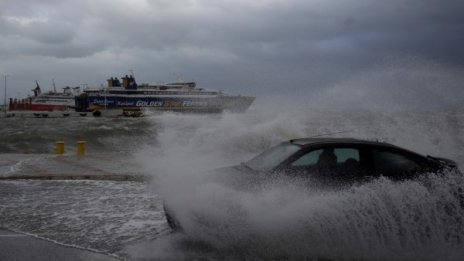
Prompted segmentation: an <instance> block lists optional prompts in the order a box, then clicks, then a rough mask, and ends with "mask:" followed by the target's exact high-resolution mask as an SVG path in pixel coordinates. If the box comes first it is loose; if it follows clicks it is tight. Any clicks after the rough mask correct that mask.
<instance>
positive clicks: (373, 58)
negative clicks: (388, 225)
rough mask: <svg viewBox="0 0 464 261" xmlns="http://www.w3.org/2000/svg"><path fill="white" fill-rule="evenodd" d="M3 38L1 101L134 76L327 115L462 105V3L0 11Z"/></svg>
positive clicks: (161, 2) (76, 4)
mask: <svg viewBox="0 0 464 261" xmlns="http://www.w3.org/2000/svg"><path fill="white" fill-rule="evenodd" d="M0 37H1V38H0V39H1V41H0V73H1V74H8V75H9V76H8V78H7V80H8V81H7V86H8V89H7V90H8V95H7V96H8V97H11V96H13V97H17V96H26V95H28V94H31V93H32V92H31V91H30V90H31V89H32V88H33V87H35V80H38V81H39V83H40V85H41V86H42V87H43V89H45V90H47V89H51V82H52V79H55V82H56V85H57V87H58V88H61V87H64V86H67V85H69V86H79V85H81V84H89V85H100V84H104V83H105V80H106V79H107V78H109V77H111V76H118V77H121V76H123V75H125V74H129V73H130V72H129V71H130V70H134V73H135V76H136V78H137V81H138V82H147V83H156V82H167V81H174V80H176V78H178V77H182V79H184V80H188V81H197V83H198V84H199V85H201V86H204V87H207V88H212V89H221V90H223V91H226V92H230V93H240V94H251V95H257V96H258V98H260V97H267V96H274V97H277V98H279V97H281V98H282V99H287V98H289V97H295V96H298V97H299V98H300V100H299V102H308V103H309V102H314V103H320V104H327V105H330V104H333V103H337V104H340V103H342V104H348V105H359V104H360V103H364V102H365V101H366V100H369V101H368V102H367V103H366V104H371V103H372V104H373V105H375V104H377V105H378V104H380V103H382V102H384V103H385V104H388V105H390V104H393V105H398V106H400V105H405V104H413V105H414V106H425V107H427V106H435V107H446V106H453V107H459V106H461V108H462V104H463V102H464V101H463V100H464V98H463V97H464V1H462V0H406V1H405V0H389V1H374V0H372V1H369V0H339V1H335V0H334V1H330V0H315V1H313V0H254V1H250V0H225V1H221V0H203V1H202V0H197V1H195V0H40V1H37V0H0ZM0 87H1V88H0V90H1V92H0V97H1V101H0V103H3V97H4V95H3V93H4V84H3V78H2V81H1V84H0ZM302 97H303V98H302ZM288 100H291V99H288ZM325 102H327V103H325Z"/></svg>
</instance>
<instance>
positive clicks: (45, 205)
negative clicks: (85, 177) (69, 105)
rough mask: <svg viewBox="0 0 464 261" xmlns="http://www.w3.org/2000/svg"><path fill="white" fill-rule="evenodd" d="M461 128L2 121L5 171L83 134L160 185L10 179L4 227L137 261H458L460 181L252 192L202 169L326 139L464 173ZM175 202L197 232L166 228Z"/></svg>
mask: <svg viewBox="0 0 464 261" xmlns="http://www.w3.org/2000/svg"><path fill="white" fill-rule="evenodd" d="M463 133H464V113H463V112H462V111H417V110H416V111H412V110H402V111H380V110H379V111H372V110H343V111H342V110H283V111H279V110H260V109H252V110H250V111H248V112H247V113H245V114H231V113H223V114H214V115H196V114H175V113H165V114H156V115H147V116H146V117H143V118H137V119H134V118H69V119H67V118H63V119H52V118H50V119H42V118H37V119H36V118H27V119H26V118H22V119H15V118H5V119H2V121H1V127H0V137H1V142H0V153H1V154H0V155H1V156H0V171H1V173H0V174H2V175H4V174H5V173H7V174H8V175H11V174H21V171H23V168H22V167H21V166H22V164H26V163H27V164H28V165H31V164H34V163H37V164H39V163H40V162H41V160H43V158H46V157H49V156H48V155H50V154H52V153H53V149H54V142H55V141H56V140H63V141H65V143H66V144H73V143H74V142H75V141H76V140H85V141H86V145H87V156H86V157H92V156H95V157H96V158H98V157H101V156H102V155H104V156H105V157H106V158H114V162H115V164H116V162H121V161H122V162H124V161H130V168H129V167H128V169H127V171H129V172H132V173H143V174H145V175H150V176H151V177H153V178H152V181H150V182H116V181H31V180H29V181H1V182H0V224H2V226H3V227H5V228H8V229H12V230H15V231H20V232H24V233H28V234H32V235H36V236H38V237H41V238H46V239H48V240H52V241H55V242H57V243H60V244H66V245H73V246H77V247H82V248H88V249H93V250H95V251H100V252H104V253H109V254H115V255H117V256H121V257H124V258H128V259H133V260H137V259H140V260H165V259H195V258H196V259H199V258H206V259H213V260H214V259H218V260H224V259H225V260H243V259H248V260H250V259H251V260H268V259H295V260H301V259H306V260H317V259H321V258H322V259H323V258H327V259H333V260H350V259H366V260H390V259H402V260H411V259H420V260H436V259H445V260H460V259H462V257H463V256H464V251H463V250H462V249H464V243H463V240H464V223H463V220H462V219H463V217H464V212H463V207H464V206H463V202H464V200H463V197H464V194H463V186H464V178H463V177H462V176H461V175H460V174H456V173H446V175H436V174H434V173H424V175H423V176H422V177H421V178H419V179H417V180H412V181H404V182H392V181H390V180H388V179H384V178H380V179H377V180H373V181H371V182H368V183H365V184H356V185H353V186H352V187H350V188H346V189H343V190H338V191H324V190H319V189H318V188H307V187H303V186H300V185H299V184H291V183H285V182H283V183H276V184H273V185H271V186H268V187H266V188H263V189H261V190H259V191H245V190H241V189H236V188H231V187H228V186H224V185H219V184H216V183H213V182H210V181H209V180H207V179H205V177H204V176H205V175H204V173H205V172H207V171H208V170H210V169H214V168H219V167H223V166H228V165H233V164H237V163H239V162H241V161H245V160H247V159H249V158H251V157H252V156H254V155H256V154H257V153H259V152H261V151H262V150H264V149H267V148H269V147H270V146H272V145H275V144H277V143H279V142H281V141H284V140H287V139H291V138H300V137H310V136H320V135H327V136H335V137H353V138H362V139H371V140H381V141H386V142H390V143H393V144H397V145H400V146H402V147H406V148H408V149H411V150H414V151H417V152H419V153H422V154H430V155H434V156H443V157H448V158H451V159H454V160H456V161H457V162H458V164H459V165H460V168H461V169H462V168H463V166H464V152H463V151H462V148H463V145H464V135H463ZM70 146H72V145H70ZM25 162H26V163H25ZM92 162H93V164H95V165H96V166H95V167H99V166H98V164H108V162H107V161H105V162H99V161H96V160H95V161H92ZM128 163H129V162H128ZM100 167H106V166H100ZM164 199H169V200H171V201H174V202H176V204H177V206H176V207H177V208H180V209H181V212H180V216H179V219H181V220H183V221H185V222H184V223H183V225H184V226H185V231H186V232H187V233H183V234H182V233H172V231H171V230H170V229H169V227H168V225H167V223H166V221H165V218H164V213H163V207H162V202H163V200H164Z"/></svg>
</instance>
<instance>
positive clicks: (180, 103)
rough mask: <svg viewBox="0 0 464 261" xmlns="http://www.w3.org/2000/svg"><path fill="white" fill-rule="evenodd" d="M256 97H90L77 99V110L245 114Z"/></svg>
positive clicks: (85, 96) (84, 96)
mask: <svg viewBox="0 0 464 261" xmlns="http://www.w3.org/2000/svg"><path fill="white" fill-rule="evenodd" d="M254 99H255V97H248V96H214V97H143V96H141V97H123V96H106V97H105V96H103V95H98V96H88V95H81V96H79V97H76V110H77V111H81V112H89V111H95V110H100V109H123V108H143V109H150V110H155V111H176V112H199V113H218V112H223V111H231V112H244V111H245V110H247V109H248V107H250V105H251V104H252V103H253V101H254Z"/></svg>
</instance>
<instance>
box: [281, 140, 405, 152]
mask: <svg viewBox="0 0 464 261" xmlns="http://www.w3.org/2000/svg"><path fill="white" fill-rule="evenodd" d="M289 142H290V143H293V144H297V145H300V146H306V145H316V144H318V145H319V144H321V145H322V144H338V143H339V144H356V145H359V144H364V145H375V146H383V147H390V148H397V149H402V150H406V149H404V148H400V147H398V146H395V145H392V144H389V143H385V142H381V141H373V140H362V139H354V138H301V139H292V140H289Z"/></svg>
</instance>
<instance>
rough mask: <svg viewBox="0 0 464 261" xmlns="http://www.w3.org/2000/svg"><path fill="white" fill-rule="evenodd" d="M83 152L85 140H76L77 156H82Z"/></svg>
mask: <svg viewBox="0 0 464 261" xmlns="http://www.w3.org/2000/svg"><path fill="white" fill-rule="evenodd" d="M84 154H85V141H78V142H77V156H84Z"/></svg>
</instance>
